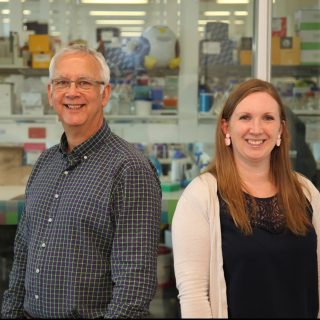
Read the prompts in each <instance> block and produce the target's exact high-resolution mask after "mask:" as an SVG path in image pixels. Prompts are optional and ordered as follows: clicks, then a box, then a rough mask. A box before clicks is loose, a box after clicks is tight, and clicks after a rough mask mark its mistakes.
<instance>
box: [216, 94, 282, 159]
mask: <svg viewBox="0 0 320 320" xmlns="http://www.w3.org/2000/svg"><path fill="white" fill-rule="evenodd" d="M222 130H223V132H224V134H227V133H229V134H230V137H231V147H232V148H233V153H234V158H235V161H236V163H242V164H247V165H250V164H252V165H253V164H257V163H260V162H261V163H265V164H268V165H269V163H270V156H271V151H272V150H273V148H274V147H275V145H276V141H277V138H278V135H279V134H280V135H281V133H282V122H281V119H280V108H279V106H278V103H277V101H276V100H275V99H274V98H273V97H272V96H270V95H269V94H268V93H266V92H255V93H252V94H250V95H248V96H247V97H246V98H244V99H243V100H242V101H241V102H240V103H239V104H238V105H237V107H236V108H235V110H234V112H233V114H232V116H231V118H230V119H229V121H226V120H223V122H222Z"/></svg>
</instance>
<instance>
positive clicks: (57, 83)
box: [51, 79, 105, 91]
mask: <svg viewBox="0 0 320 320" xmlns="http://www.w3.org/2000/svg"><path fill="white" fill-rule="evenodd" d="M72 82H74V84H75V85H76V88H78V89H80V90H85V91H88V90H90V89H92V88H93V87H95V86H98V85H104V84H105V83H104V82H103V81H98V80H91V79H77V80H68V79H53V80H51V83H52V85H53V87H54V88H55V89H56V90H66V89H69V88H70V86H71V83H72Z"/></svg>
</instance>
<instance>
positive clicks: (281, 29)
mask: <svg viewBox="0 0 320 320" xmlns="http://www.w3.org/2000/svg"><path fill="white" fill-rule="evenodd" d="M286 35H287V18H286V17H280V18H272V36H279V37H285V36H286Z"/></svg>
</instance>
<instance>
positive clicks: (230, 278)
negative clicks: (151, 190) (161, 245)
mask: <svg viewBox="0 0 320 320" xmlns="http://www.w3.org/2000/svg"><path fill="white" fill-rule="evenodd" d="M319 213H320V194H319V192H318V190H317V189H316V188H315V187H314V185H313V184H312V183H311V182H310V181H309V180H308V179H306V178H305V177H303V176H302V175H300V174H297V173H295V172H294V171H293V170H292V168H291V163H290V157H289V136H288V128H287V123H286V115H285V111H284V106H283V104H282V102H281V99H280V97H279V95H278V93H277V91H276V89H275V88H274V87H273V86H272V85H271V84H270V83H268V82H265V81H262V80H258V79H251V80H248V81H246V82H244V83H242V84H240V85H239V86H238V87H237V88H235V90H234V91H233V92H232V93H231V94H230V96H229V98H228V100H227V101H226V103H225V105H224V107H223V110H222V111H221V114H220V117H219V119H218V122H217V128H216V154H215V158H214V160H213V161H212V163H211V164H210V165H209V167H208V170H207V172H205V173H203V174H201V175H200V176H199V177H197V178H195V179H194V180H193V181H192V182H191V183H190V184H189V186H188V187H187V188H186V189H185V191H184V193H183V195H182V196H181V198H180V199H179V202H178V205H177V208H176V211H175V214H174V218H173V222H172V236H173V252H174V266H175V275H176V281H177V288H178V290H179V299H180V304H181V314H182V317H186V318H194V317H195V318H227V317H234V318H241V317H246V318H250V317H260V318H275V317H277V318H279V317H286V318H291V317H300V318H310V317H317V316H318V310H319V295H318V285H319V283H318V269H319V263H318V261H317V260H318V259H317V254H319V248H320V245H319V240H318V239H317V235H318V237H319V230H320V216H319ZM319 239H320V237H319Z"/></svg>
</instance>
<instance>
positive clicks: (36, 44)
mask: <svg viewBox="0 0 320 320" xmlns="http://www.w3.org/2000/svg"><path fill="white" fill-rule="evenodd" d="M50 50H51V47H50V37H49V35H48V34H30V35H29V51H30V52H32V53H37V52H48V51H50Z"/></svg>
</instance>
